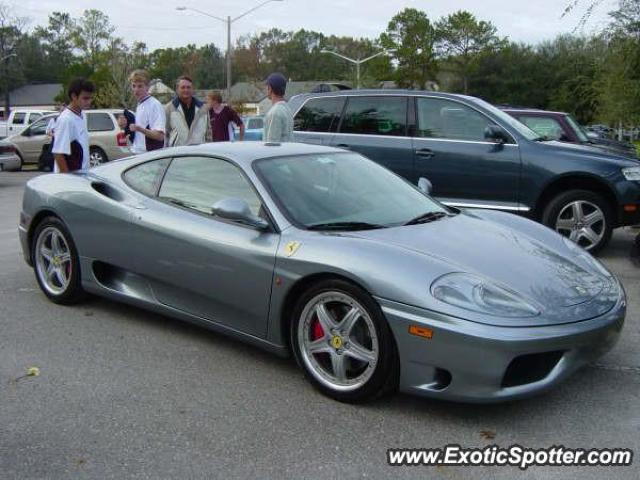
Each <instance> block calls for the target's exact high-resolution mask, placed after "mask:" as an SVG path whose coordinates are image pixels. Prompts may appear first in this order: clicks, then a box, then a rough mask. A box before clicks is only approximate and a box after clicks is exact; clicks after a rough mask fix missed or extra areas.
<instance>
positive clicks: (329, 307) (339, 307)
mask: <svg viewBox="0 0 640 480" xmlns="http://www.w3.org/2000/svg"><path fill="white" fill-rule="evenodd" d="M293 315H294V317H293V319H292V322H291V344H292V346H293V352H294V355H295V357H296V361H297V362H298V364H299V365H300V366H301V367H302V369H303V370H304V372H305V375H306V376H307V378H308V379H309V380H310V381H311V383H312V384H313V385H314V386H315V387H316V388H317V389H318V390H320V391H321V392H322V393H324V394H325V395H327V396H329V397H331V398H334V399H336V400H339V401H343V402H361V401H367V400H371V399H374V398H376V397H378V396H380V395H382V394H384V393H387V392H389V391H392V390H394V389H396V388H397V386H398V378H399V360H398V354H397V348H396V345H395V341H394V339H393V334H392V332H391V330H390V328H389V325H388V324H387V322H386V319H385V318H384V315H383V313H382V311H381V309H380V306H379V305H378V304H377V303H376V302H375V300H374V299H373V298H372V297H371V296H370V295H369V294H368V293H367V292H365V291H364V290H362V289H361V288H359V287H356V286H355V285H352V284H350V283H348V282H345V281H342V280H329V281H324V282H321V283H318V284H316V285H315V286H313V287H312V288H310V289H309V290H307V291H306V292H305V293H304V294H303V295H302V296H301V298H300V299H299V300H298V302H297V304H296V307H295V309H294V312H293Z"/></svg>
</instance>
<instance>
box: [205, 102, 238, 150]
mask: <svg viewBox="0 0 640 480" xmlns="http://www.w3.org/2000/svg"><path fill="white" fill-rule="evenodd" d="M207 103H208V104H209V124H210V125H211V137H212V139H213V141H214V142H228V141H229V140H231V136H232V135H233V133H232V130H231V124H232V123H235V124H236V125H237V126H238V128H239V129H240V136H239V140H240V141H242V140H244V123H242V120H241V119H240V116H239V115H238V113H237V112H236V111H235V110H234V109H233V108H231V107H230V106H229V105H225V104H224V103H222V95H220V93H219V92H210V93H209V94H207Z"/></svg>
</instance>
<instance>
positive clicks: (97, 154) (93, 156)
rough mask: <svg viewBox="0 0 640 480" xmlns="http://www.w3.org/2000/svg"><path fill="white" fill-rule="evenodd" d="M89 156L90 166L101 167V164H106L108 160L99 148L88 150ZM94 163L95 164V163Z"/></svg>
mask: <svg viewBox="0 0 640 480" xmlns="http://www.w3.org/2000/svg"><path fill="white" fill-rule="evenodd" d="M89 156H90V160H89V165H90V166H95V165H102V164H103V163H106V162H108V161H109V158H107V154H106V153H104V150H102V149H101V148H100V147H91V148H89ZM96 161H97V163H95V162H96ZM94 163H95V165H94Z"/></svg>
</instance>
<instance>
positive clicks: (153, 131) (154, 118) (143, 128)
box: [129, 70, 167, 154]
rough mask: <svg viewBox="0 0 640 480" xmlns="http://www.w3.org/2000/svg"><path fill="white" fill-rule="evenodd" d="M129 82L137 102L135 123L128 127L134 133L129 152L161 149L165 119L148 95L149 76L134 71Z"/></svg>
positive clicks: (152, 98) (157, 102) (141, 71)
mask: <svg viewBox="0 0 640 480" xmlns="http://www.w3.org/2000/svg"><path fill="white" fill-rule="evenodd" d="M129 82H130V83H131V90H132V91H133V95H134V96H135V97H136V99H137V100H138V108H136V123H133V124H131V125H129V129H130V130H131V131H132V132H135V136H134V137H133V145H132V147H131V151H132V152H133V153H136V154H138V153H144V152H148V151H151V150H157V149H158V148H163V147H164V130H165V124H166V120H167V119H166V114H165V111H164V107H163V106H162V104H161V103H160V102H159V101H158V100H157V99H155V98H154V97H152V96H151V95H149V82H150V78H149V74H148V73H147V72H146V71H145V70H135V71H134V72H132V73H131V75H129Z"/></svg>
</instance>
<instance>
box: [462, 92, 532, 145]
mask: <svg viewBox="0 0 640 480" xmlns="http://www.w3.org/2000/svg"><path fill="white" fill-rule="evenodd" d="M470 98H471V100H472V101H473V102H475V103H476V104H478V105H480V106H482V107H483V108H484V109H486V110H489V112H491V113H492V114H493V115H495V116H496V117H498V118H499V119H500V120H501V121H503V122H504V123H506V124H507V125H509V126H510V127H511V128H513V129H514V130H516V131H517V132H518V133H519V134H520V135H522V136H523V137H524V138H526V139H527V140H540V139H541V138H542V137H540V135H538V134H537V133H536V132H534V131H533V130H531V129H530V128H529V127H527V126H526V125H525V124H524V123H521V122H519V121H518V120H516V119H515V118H513V117H512V116H511V115H509V114H508V113H505V112H503V111H502V110H500V109H499V108H496V107H494V106H493V105H491V104H490V103H488V102H485V101H484V100H481V99H479V98H475V97H470Z"/></svg>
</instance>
